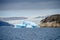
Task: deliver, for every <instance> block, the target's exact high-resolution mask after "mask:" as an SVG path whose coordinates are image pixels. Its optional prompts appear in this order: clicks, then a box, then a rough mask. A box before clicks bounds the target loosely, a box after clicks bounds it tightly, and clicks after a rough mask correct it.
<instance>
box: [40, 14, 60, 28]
mask: <svg viewBox="0 0 60 40" xmlns="http://www.w3.org/2000/svg"><path fill="white" fill-rule="evenodd" d="M40 26H41V27H60V14H55V15H51V16H48V17H46V18H45V19H43V20H41V23H40Z"/></svg>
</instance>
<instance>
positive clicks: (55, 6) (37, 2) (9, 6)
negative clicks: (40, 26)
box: [0, 0, 60, 16]
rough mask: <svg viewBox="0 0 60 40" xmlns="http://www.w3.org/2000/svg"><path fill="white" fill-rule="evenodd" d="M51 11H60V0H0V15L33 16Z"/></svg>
mask: <svg viewBox="0 0 60 40" xmlns="http://www.w3.org/2000/svg"><path fill="white" fill-rule="evenodd" d="M46 9H47V10H46ZM16 10H17V11H16ZM41 10H43V11H41ZM37 13H38V14H37ZM49 13H50V14H52V13H53V14H54V13H60V0H0V16H32V15H34V14H35V15H39V14H40V15H43V14H44V15H45V14H49ZM9 14H10V15H9Z"/></svg>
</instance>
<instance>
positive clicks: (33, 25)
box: [15, 21, 38, 28]
mask: <svg viewBox="0 0 60 40" xmlns="http://www.w3.org/2000/svg"><path fill="white" fill-rule="evenodd" d="M15 28H38V25H37V24H36V23H34V22H31V21H22V23H20V24H16V25H15Z"/></svg>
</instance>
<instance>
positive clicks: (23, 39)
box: [0, 27, 60, 40]
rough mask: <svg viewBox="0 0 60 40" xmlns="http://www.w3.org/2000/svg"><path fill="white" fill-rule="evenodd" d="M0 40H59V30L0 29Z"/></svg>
mask: <svg viewBox="0 0 60 40" xmlns="http://www.w3.org/2000/svg"><path fill="white" fill-rule="evenodd" d="M0 40H60V28H12V27H0Z"/></svg>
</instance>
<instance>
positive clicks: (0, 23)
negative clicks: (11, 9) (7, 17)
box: [0, 21, 14, 26]
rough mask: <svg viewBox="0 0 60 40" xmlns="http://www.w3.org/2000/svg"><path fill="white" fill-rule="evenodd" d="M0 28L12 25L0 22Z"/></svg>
mask: <svg viewBox="0 0 60 40" xmlns="http://www.w3.org/2000/svg"><path fill="white" fill-rule="evenodd" d="M0 26H14V25H13V24H9V23H7V22H4V21H0Z"/></svg>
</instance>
